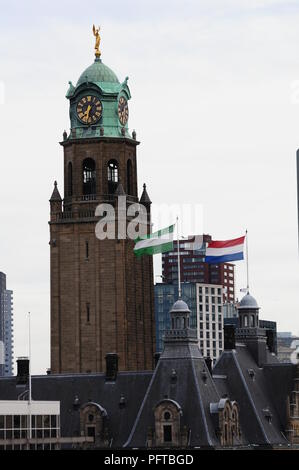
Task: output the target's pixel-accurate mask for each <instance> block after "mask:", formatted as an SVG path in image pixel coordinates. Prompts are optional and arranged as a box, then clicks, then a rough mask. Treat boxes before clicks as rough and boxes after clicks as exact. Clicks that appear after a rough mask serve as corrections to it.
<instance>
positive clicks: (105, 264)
mask: <svg viewBox="0 0 299 470" xmlns="http://www.w3.org/2000/svg"><path fill="white" fill-rule="evenodd" d="M94 32H95V33H96V34H98V31H97V30H94ZM96 34H95V36H96ZM96 38H97V39H98V37H97V36H96ZM95 49H96V53H95V55H96V57H95V60H94V62H93V64H92V65H90V66H89V67H88V68H87V69H86V70H84V72H83V73H82V74H81V76H80V77H79V80H78V82H77V84H76V85H73V84H72V83H71V82H69V89H68V91H67V95H66V97H67V99H68V100H69V103H70V124H71V126H70V127H71V128H70V133H69V134H68V133H67V132H64V134H63V141H62V142H61V143H60V144H61V145H62V147H63V154H64V197H63V199H62V197H61V196H60V193H59V190H58V187H57V183H56V182H55V186H54V191H53V194H52V197H51V199H50V210H51V213H50V222H49V224H50V252H51V372H52V373H67V372H70V373H77V372H78V373H79V372H99V371H103V370H104V369H105V357H106V355H107V354H108V353H117V354H118V365H119V370H148V369H152V368H153V360H154V348H155V346H154V345H155V320H154V301H153V262H152V257H149V256H144V257H141V258H136V257H135V255H134V252H133V247H134V242H133V240H131V239H130V238H129V237H128V236H127V237H123V238H120V237H118V230H117V228H118V227H117V223H116V234H115V235H116V236H115V237H114V238H109V239H108V238H106V239H99V238H98V237H97V236H96V226H97V223H98V222H99V221H100V220H101V217H100V216H96V215H95V214H96V208H97V207H98V206H99V205H100V204H104V203H105V204H110V205H111V206H112V207H113V208H114V210H115V211H116V215H117V213H118V207H119V199H120V197H121V198H122V199H124V197H125V198H126V199H125V209H126V208H127V207H128V206H130V205H131V204H133V203H138V202H140V203H143V205H144V206H145V207H146V210H147V221H148V231H149V226H150V205H151V201H150V199H149V197H148V194H147V192H146V189H145V187H144V191H143V194H142V196H141V198H140V200H139V198H138V188H137V161H136V160H137V158H136V157H137V155H136V148H137V145H138V144H139V142H138V141H137V140H136V133H135V131H133V132H132V133H130V132H129V128H128V118H129V108H128V101H129V100H130V98H131V94H130V90H129V87H128V77H127V78H126V79H125V80H124V81H123V82H120V81H119V80H118V78H117V76H116V75H115V73H114V72H113V71H112V70H111V69H110V68H108V67H107V66H106V65H105V64H104V63H103V62H102V60H101V59H100V51H99V41H98V42H96V48H95ZM124 213H125V221H126V225H127V224H128V223H129V221H130V220H131V219H132V216H130V217H128V216H127V215H126V210H125V211H124ZM102 215H104V216H105V215H106V213H103V214H102Z"/></svg>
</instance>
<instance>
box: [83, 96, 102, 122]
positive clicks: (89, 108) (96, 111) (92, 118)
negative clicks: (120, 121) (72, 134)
mask: <svg viewBox="0 0 299 470" xmlns="http://www.w3.org/2000/svg"><path fill="white" fill-rule="evenodd" d="M102 110H103V107H102V103H101V101H100V100H99V98H97V97H96V96H92V95H88V96H84V97H83V98H81V100H80V101H79V102H78V104H77V116H78V119H79V121H81V122H83V124H95V123H96V122H97V121H98V120H99V119H100V118H101V116H102Z"/></svg>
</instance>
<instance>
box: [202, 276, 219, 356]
mask: <svg viewBox="0 0 299 470" xmlns="http://www.w3.org/2000/svg"><path fill="white" fill-rule="evenodd" d="M196 303H197V309H196V310H197V334H198V338H199V347H200V350H201V353H202V355H203V356H204V357H210V358H211V359H212V361H213V364H215V362H216V360H217V359H218V357H219V356H220V354H221V353H222V351H223V347H224V336H223V286H222V285H218V284H196Z"/></svg>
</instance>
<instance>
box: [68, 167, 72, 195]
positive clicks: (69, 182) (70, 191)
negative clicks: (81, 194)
mask: <svg viewBox="0 0 299 470" xmlns="http://www.w3.org/2000/svg"><path fill="white" fill-rule="evenodd" d="M67 192H68V196H72V195H73V165H72V163H71V162H69V164H68V166H67Z"/></svg>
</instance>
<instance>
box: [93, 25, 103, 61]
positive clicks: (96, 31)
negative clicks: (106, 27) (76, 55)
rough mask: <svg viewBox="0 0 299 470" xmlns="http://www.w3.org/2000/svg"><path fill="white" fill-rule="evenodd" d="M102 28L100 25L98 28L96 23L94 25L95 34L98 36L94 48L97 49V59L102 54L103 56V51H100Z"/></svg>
mask: <svg viewBox="0 0 299 470" xmlns="http://www.w3.org/2000/svg"><path fill="white" fill-rule="evenodd" d="M100 29H101V28H100V26H99V27H98V28H96V27H95V25H93V27H92V31H93V35H94V36H95V38H96V43H95V46H94V50H95V56H96V58H97V59H99V58H100V56H101V51H100V42H101V36H100Z"/></svg>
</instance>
